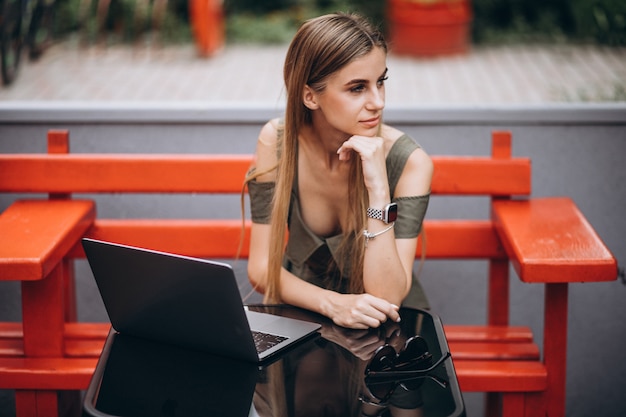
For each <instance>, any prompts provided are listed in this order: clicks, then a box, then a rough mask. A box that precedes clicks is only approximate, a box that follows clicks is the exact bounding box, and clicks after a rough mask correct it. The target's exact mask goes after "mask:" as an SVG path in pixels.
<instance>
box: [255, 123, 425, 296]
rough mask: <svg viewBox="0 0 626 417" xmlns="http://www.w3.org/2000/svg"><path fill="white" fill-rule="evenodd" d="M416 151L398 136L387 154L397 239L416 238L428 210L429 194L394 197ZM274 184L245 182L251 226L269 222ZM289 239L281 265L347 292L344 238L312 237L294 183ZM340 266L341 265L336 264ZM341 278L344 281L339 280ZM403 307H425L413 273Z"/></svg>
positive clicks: (312, 281)
mask: <svg viewBox="0 0 626 417" xmlns="http://www.w3.org/2000/svg"><path fill="white" fill-rule="evenodd" d="M417 148H419V145H418V144H417V143H415V142H414V141H413V140H412V139H411V138H410V137H409V136H407V135H403V136H401V137H400V138H399V139H398V140H397V141H396V142H395V143H394V144H393V146H392V148H391V150H390V151H389V154H388V155H387V160H386V165H387V178H388V180H389V191H390V193H391V200H392V201H394V202H395V203H397V204H398V218H397V220H396V222H395V225H394V233H395V237H396V238H397V239H411V238H415V237H417V236H418V235H419V233H420V230H421V227H422V221H423V219H424V216H425V214H426V209H427V208H428V201H429V197H430V195H423V196H415V197H395V196H394V193H395V189H396V185H397V184H398V180H399V179H400V175H401V174H402V171H403V169H404V166H405V165H406V161H407V159H408V158H409V155H410V154H411V153H412V152H413V151H414V150H415V149H417ZM274 188H275V183H274V182H257V181H254V180H253V181H251V182H250V183H248V192H249V195H250V211H251V217H252V221H253V222H254V223H260V224H269V223H270V219H271V211H272V208H271V205H272V196H273V194H274ZM288 227H289V240H288V242H287V247H286V250H285V256H284V258H283V266H284V267H285V269H287V270H288V271H290V272H291V273H293V274H294V275H296V276H298V277H300V278H301V279H304V280H306V281H309V282H311V283H313V284H315V285H318V286H320V287H323V288H329V289H333V290H336V291H340V292H347V288H348V285H347V282H348V279H346V277H349V276H350V271H349V270H345V268H347V267H349V262H343V263H344V264H347V265H348V266H347V267H346V266H344V270H343V271H342V272H343V274H341V273H340V271H339V268H338V267H337V264H338V262H336V260H337V259H338V256H340V255H339V253H338V249H339V246H340V244H341V241H342V239H343V235H342V234H339V235H335V236H331V237H326V238H324V237H320V236H317V235H316V234H314V233H313V232H312V231H311V230H310V229H309V228H308V227H307V225H306V224H305V223H304V221H303V220H302V217H301V215H300V206H299V198H298V181H297V178H296V180H295V181H294V186H293V189H292V196H291V204H290V207H289V219H288ZM339 264H341V263H339ZM342 275H343V279H342V278H341V277H342ZM403 304H404V305H408V306H411V307H418V308H428V301H427V299H426V296H425V294H424V292H423V290H422V287H421V285H420V284H419V282H418V281H417V279H416V277H415V274H413V285H412V287H411V291H410V293H409V295H408V296H407V297H406V299H405V300H404V303H403Z"/></svg>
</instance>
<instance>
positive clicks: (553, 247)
mask: <svg viewBox="0 0 626 417" xmlns="http://www.w3.org/2000/svg"><path fill="white" fill-rule="evenodd" d="M493 209H494V216H495V222H496V230H497V232H498V234H499V236H500V238H501V240H502V243H503V245H504V246H505V249H506V251H507V254H508V256H509V257H510V258H511V262H512V263H513V266H514V267H515V270H516V271H517V273H518V275H519V277H520V279H521V280H522V281H524V282H544V283H559V282H561V283H565V282H599V281H614V280H616V279H617V262H616V260H615V258H614V257H613V256H612V255H611V253H610V251H609V250H608V248H607V247H606V246H605V245H604V243H603V242H602V240H601V239H600V237H599V236H598V234H597V233H596V232H595V230H594V229H593V228H592V227H591V225H590V224H589V222H588V221H587V220H586V219H585V217H584V216H583V214H582V213H581V212H580V211H579V210H578V208H577V207H576V205H575V204H574V202H573V201H572V200H571V199H569V198H566V197H556V198H538V199H532V200H524V201H495V202H494V204H493Z"/></svg>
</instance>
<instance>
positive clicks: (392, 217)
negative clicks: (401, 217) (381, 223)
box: [387, 203, 398, 223]
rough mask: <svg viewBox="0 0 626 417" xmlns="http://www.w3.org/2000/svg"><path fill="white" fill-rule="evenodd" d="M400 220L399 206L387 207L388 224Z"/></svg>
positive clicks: (392, 204) (390, 205)
mask: <svg viewBox="0 0 626 417" xmlns="http://www.w3.org/2000/svg"><path fill="white" fill-rule="evenodd" d="M397 218H398V205H397V204H396V203H391V204H389V205H388V206H387V223H392V222H395V221H396V219H397Z"/></svg>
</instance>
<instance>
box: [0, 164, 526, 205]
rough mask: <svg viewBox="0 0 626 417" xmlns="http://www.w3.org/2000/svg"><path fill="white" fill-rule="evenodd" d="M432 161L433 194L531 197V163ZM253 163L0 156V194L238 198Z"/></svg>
mask: <svg viewBox="0 0 626 417" xmlns="http://www.w3.org/2000/svg"><path fill="white" fill-rule="evenodd" d="M432 159H433V163H434V165H435V172H434V176H433V181H432V192H433V194H448V195H456V194H459V195H469V194H471V195H511V194H516V195H517V194H521V195H528V194H530V190H531V176H530V160H529V159H525V158H516V159H510V160H494V159H491V158H486V157H471V158H468V157H441V156H439V157H437V156H434V157H433V158H432ZM251 162H252V156H251V155H157V154H135V155H133V154H122V155H119V154H88V155H87V154H71V155H39V154H11V155H0V171H1V172H2V175H1V176H0V190H2V191H6V192H43V193H91V192H93V193H101V192H137V193H142V192H166V193H167V192H172V193H184V192H199V193H238V192H240V191H241V189H242V183H243V179H244V176H245V173H246V171H247V170H248V168H249V166H250V163H251ZM215 179H219V181H215Z"/></svg>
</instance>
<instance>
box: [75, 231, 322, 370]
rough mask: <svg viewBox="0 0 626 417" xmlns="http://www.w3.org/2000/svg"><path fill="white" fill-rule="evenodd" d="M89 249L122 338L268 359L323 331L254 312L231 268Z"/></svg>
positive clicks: (91, 242) (149, 253)
mask: <svg viewBox="0 0 626 417" xmlns="http://www.w3.org/2000/svg"><path fill="white" fill-rule="evenodd" d="M82 245H83V249H84V250H85V254H86V255H87V260H88V262H89V266H90V267H91V271H92V272H93V275H94V278H95V280H96V284H97V286H98V289H99V291H100V295H101V296H102V300H103V302H104V306H105V309H106V311H107V314H108V316H109V319H110V321H111V325H112V326H113V329H114V330H115V331H117V332H118V333H120V334H123V335H128V336H135V337H140V338H144V339H148V340H152V341H157V342H163V343H168V344H172V345H176V346H181V347H185V348H190V349H196V350H201V351H205V352H209V353H213V354H217V355H222V356H228V357H231V358H234V359H240V360H245V361H249V362H264V361H266V360H268V359H269V358H271V357H272V356H274V355H276V354H277V353H278V352H280V351H282V350H283V349H285V348H287V347H288V346H290V345H292V344H294V343H295V342H298V341H301V340H303V339H305V338H307V337H310V336H314V335H316V334H317V330H318V329H319V328H320V327H321V326H320V325H319V324H318V323H310V322H306V321H302V320H297V319H293V318H288V317H281V316H276V315H272V314H267V313H260V312H254V311H248V310H247V309H246V308H244V305H243V302H242V300H241V295H240V293H239V288H238V287H237V280H236V278H235V274H234V271H233V269H232V267H231V266H230V265H228V264H225V263H220V262H215V261H209V260H204V259H197V258H191V257H186V256H181V255H174V254H170V253H164V252H158V251H153V250H148V249H142V248H137V247H132V246H127V245H121V244H116V243H111V242H105V241H101V240H95V239H87V238H85V239H82Z"/></svg>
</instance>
